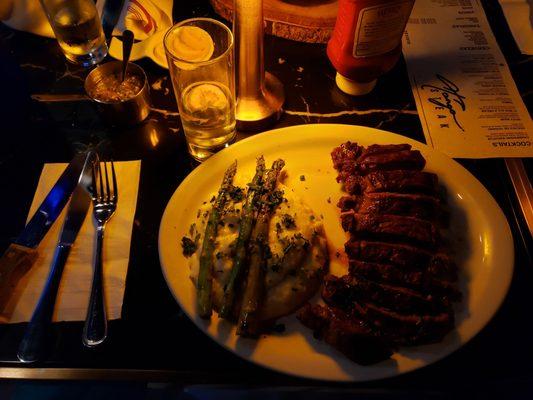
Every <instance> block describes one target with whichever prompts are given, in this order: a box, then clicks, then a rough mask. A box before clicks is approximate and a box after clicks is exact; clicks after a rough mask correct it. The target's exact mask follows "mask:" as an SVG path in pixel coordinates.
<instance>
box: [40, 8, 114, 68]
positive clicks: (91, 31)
mask: <svg viewBox="0 0 533 400" xmlns="http://www.w3.org/2000/svg"><path fill="white" fill-rule="evenodd" d="M40 1H41V5H42V6H43V9H44V12H45V13H46V15H47V17H48V20H49V21H50V25H51V26H52V30H53V31H54V33H55V35H56V38H57V41H58V42H59V45H60V46H61V49H62V50H63V53H65V56H66V58H67V60H69V61H71V62H73V63H75V64H81V65H83V66H84V67H88V66H91V65H94V64H96V63H98V62H100V61H102V59H103V58H104V57H105V56H106V55H107V44H106V41H105V36H104V31H103V30H102V23H101V22H100V17H99V15H98V11H97V10H96V6H95V3H94V1H93V0H40Z"/></svg>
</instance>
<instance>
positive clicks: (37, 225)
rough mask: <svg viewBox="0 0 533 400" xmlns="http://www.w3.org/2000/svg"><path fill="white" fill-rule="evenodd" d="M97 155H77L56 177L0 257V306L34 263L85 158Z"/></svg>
mask: <svg viewBox="0 0 533 400" xmlns="http://www.w3.org/2000/svg"><path fill="white" fill-rule="evenodd" d="M95 157H96V155H95V153H94V152H89V153H80V154H78V155H76V156H75V157H74V158H73V160H72V161H71V162H70V164H69V165H68V167H67V168H66V169H65V171H64V172H63V174H61V176H60V177H59V179H58V180H57V182H56V183H55V185H54V187H53V188H52V189H51V190H50V192H49V193H48V195H47V196H46V198H45V199H44V200H43V202H42V203H41V205H40V206H39V208H38V209H37V211H36V212H35V214H34V215H33V216H32V218H31V219H30V222H28V224H27V225H26V227H25V228H24V229H23V230H22V232H21V233H20V235H19V237H18V238H17V239H16V240H15V241H14V242H13V243H11V245H9V247H8V249H7V250H6V251H5V253H4V255H3V256H2V257H1V258H0V309H2V308H3V304H4V302H5V301H7V300H8V299H9V294H10V293H9V292H10V290H9V287H10V286H14V285H15V284H16V283H15V282H16V280H17V279H19V278H20V277H21V276H22V275H23V274H24V273H25V272H26V271H27V270H28V269H29V268H30V267H31V266H32V264H33V262H34V261H35V259H36V257H37V252H36V250H35V248H36V247H37V246H38V244H39V243H40V242H41V240H42V239H43V238H44V236H45V235H46V233H47V232H48V230H49V229H50V226H52V224H53V223H54V221H55V220H56V218H57V217H58V216H59V214H61V211H62V210H63V207H64V206H65V204H67V201H68V199H69V198H70V195H71V194H72V191H73V190H74V188H75V187H76V185H77V184H78V182H79V181H80V176H81V173H82V171H83V168H84V166H85V165H86V164H87V160H88V159H91V160H93V159H94V158H95Z"/></svg>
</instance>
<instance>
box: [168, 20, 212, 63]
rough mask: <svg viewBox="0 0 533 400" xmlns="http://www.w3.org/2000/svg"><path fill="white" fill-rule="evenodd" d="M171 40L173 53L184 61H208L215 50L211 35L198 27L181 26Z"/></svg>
mask: <svg viewBox="0 0 533 400" xmlns="http://www.w3.org/2000/svg"><path fill="white" fill-rule="evenodd" d="M170 40H171V41H170V44H171V46H170V49H171V51H172V53H173V54H174V56H176V57H178V58H180V59H182V60H184V61H189V62H201V61H207V60H209V59H210V58H211V56H212V55H213V51H214V50H215V45H214V43H213V39H211V36H210V35H209V33H207V32H206V31H205V30H203V29H202V28H199V27H197V26H180V27H179V28H177V29H176V30H175V31H174V32H173V34H172V37H171V38H170Z"/></svg>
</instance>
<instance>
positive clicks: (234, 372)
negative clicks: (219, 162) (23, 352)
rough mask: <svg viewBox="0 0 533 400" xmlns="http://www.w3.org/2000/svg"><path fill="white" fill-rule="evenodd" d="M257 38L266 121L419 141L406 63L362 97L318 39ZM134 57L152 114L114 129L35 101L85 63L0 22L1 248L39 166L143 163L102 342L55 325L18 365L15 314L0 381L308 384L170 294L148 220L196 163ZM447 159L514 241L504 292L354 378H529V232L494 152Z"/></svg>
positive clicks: (473, 384) (491, 8)
mask: <svg viewBox="0 0 533 400" xmlns="http://www.w3.org/2000/svg"><path fill="white" fill-rule="evenodd" d="M483 5H484V7H485V10H486V13H487V16H488V19H489V22H490V23H491V27H492V29H493V31H494V33H495V35H496V38H497V40H498V43H499V44H500V47H501V48H502V50H503V52H504V54H505V56H506V58H507V61H508V63H509V66H510V68H511V72H512V73H513V77H514V78H515V81H516V83H517V86H518V89H519V91H520V93H521V94H522V96H523V98H524V101H525V102H526V105H527V106H528V109H529V110H530V111H531V110H532V107H533V96H532V95H531V93H532V87H533V80H532V79H531V77H532V74H531V71H532V66H533V62H532V57H529V58H528V57H525V56H522V55H521V54H520V52H519V51H518V49H517V47H516V45H515V43H514V41H513V39H512V36H511V34H510V31H509V28H508V27H507V24H506V22H505V20H504V18H503V15H502V12H501V9H500V7H499V5H498V3H497V1H495V0H491V1H485V2H483ZM193 16H195V17H199V16H212V17H213V16H214V17H215V18H217V17H216V16H215V15H214V14H213V12H212V9H211V8H210V6H209V4H208V3H207V2H206V1H200V2H198V1H190V2H187V4H182V2H176V4H175V6H174V20H175V21H178V20H181V19H184V18H188V17H193ZM265 47H266V49H265V53H266V56H265V63H266V69H267V70H268V71H270V72H272V73H274V74H275V75H276V76H278V77H279V78H280V79H281V81H282V82H284V84H285V92H286V103H285V113H284V115H283V116H282V118H281V120H280V121H279V122H278V123H277V124H276V125H275V126H274V128H277V127H283V126H290V125H298V124H308V123H345V124H353V125H364V126H370V127H376V128H380V129H384V130H388V131H391V132H395V133H399V134H402V135H405V136H408V137H411V138H414V139H417V140H420V141H422V142H424V136H423V132H422V127H421V124H420V120H419V117H418V114H417V111H416V107H415V103H414V100H413V97H412V93H411V89H410V86H409V81H408V77H407V71H406V68H405V63H404V62H403V60H400V62H398V64H397V65H396V67H395V68H394V69H393V70H392V71H391V72H390V73H388V74H387V75H386V76H384V77H383V78H381V79H380V80H379V83H378V85H377V87H376V89H375V90H374V91H373V92H372V93H371V94H370V95H368V96H364V97H361V98H354V97H349V96H347V95H344V94H343V93H341V92H340V91H339V90H338V89H337V88H336V86H335V83H334V74H335V71H334V70H333V68H332V67H331V65H330V64H329V61H328V59H327V57H326V54H325V46H324V45H313V44H304V43H297V42H292V41H288V40H283V39H279V38H275V37H268V36H267V37H266V38H265ZM138 63H139V64H140V65H141V66H142V67H143V68H144V69H145V70H146V71H147V74H148V76H149V80H150V84H151V91H152V101H153V110H152V112H151V115H150V117H149V119H148V120H147V121H146V122H145V123H143V124H142V125H139V126H137V127H134V128H129V129H123V130H120V129H111V128H108V127H106V126H105V125H104V124H103V123H102V122H101V121H100V119H99V117H98V115H97V114H96V112H95V110H94V109H93V107H92V105H91V104H90V103H87V102H64V103H58V102H43V101H38V100H36V99H35V96H34V95H36V94H82V93H83V81H84V77H85V76H86V74H87V72H88V70H86V69H83V68H79V67H76V66H74V65H72V64H69V63H67V62H66V61H65V58H64V56H63V54H62V53H61V51H60V49H59V47H58V45H57V43H56V41H55V40H52V39H46V38H42V37H38V36H35V35H31V34H28V33H23V32H18V31H14V30H11V29H9V28H7V27H6V26H4V25H0V117H1V121H2V123H1V125H0V126H1V127H0V132H1V139H2V145H1V146H0V177H1V182H2V186H1V188H2V190H1V194H2V195H1V196H0V210H1V212H2V224H0V251H3V249H5V248H6V247H7V246H8V244H9V243H10V241H11V240H12V239H13V238H14V237H16V236H17V233H18V232H19V231H20V230H21V228H22V227H23V226H24V222H25V218H26V215H27V211H28V208H29V206H30V202H31V199H32V197H33V192H34V190H35V187H36V184H37V181H38V178H39V174H40V171H41V168H42V166H43V163H47V162H67V161H69V160H70V159H71V158H72V156H73V154H74V153H75V152H76V151H78V150H80V149H83V148H85V147H87V146H89V145H99V146H100V149H102V150H103V151H104V152H106V153H108V155H110V156H112V157H113V158H114V159H115V160H133V159H141V160H142V169H141V178H140V187H139V197H138V203H137V211H136V215H135V223H134V227H133V236H132V246H131V255H130V265H129V269H128V274H127V281H126V292H125V296H124V305H123V310H122V319H120V320H117V321H113V322H111V324H110V330H109V339H108V341H107V342H106V343H105V344H104V345H103V346H101V347H100V348H97V349H92V350H89V349H86V348H84V347H83V346H82V343H81V340H80V335H81V329H82V323H81V322H79V323H77V322H68V323H57V324H54V326H53V342H52V343H51V345H50V349H49V357H48V358H47V359H46V361H43V362H42V363H41V364H38V365H36V366H32V367H25V366H23V365H20V364H19V363H18V362H17V361H16V355H15V353H16V348H17V345H18V342H19V340H20V338H21V335H22V332H23V329H24V324H14V325H3V326H0V377H32V378H36V377H52V378H70V379H83V378H103V379H105V378H117V379H130V378H135V379H144V380H174V381H178V382H182V383H247V384H268V385H282V384H296V385H315V384H318V383H317V382H315V381H306V380H300V379H296V378H292V377H288V376H285V375H281V374H277V373H274V372H271V371H268V370H266V369H263V368H260V367H257V366H254V365H252V364H250V363H248V362H246V361H244V360H242V359H240V358H238V357H237V356H235V355H233V354H231V353H229V352H228V351H226V350H224V349H222V348H221V347H220V346H219V345H217V344H216V343H214V342H212V341H211V340H210V339H208V338H207V337H206V336H204V335H203V334H201V333H200V332H199V331H198V329H197V328H196V327H195V326H194V325H193V324H192V323H191V322H190V321H189V319H188V318H187V317H186V316H185V315H184V314H183V313H182V312H181V310H180V308H179V307H178V305H177V304H176V302H175V300H174V299H173V297H172V295H171V293H170V292H169V290H168V288H167V285H166V283H165V281H164V279H163V275H162V274H161V270H160V266H159V258H158V251H157V235H158V228H159V223H160V220H161V216H162V213H163V210H164V207H165V205H166V203H167V202H168V200H169V198H170V196H171V195H172V193H173V192H174V190H175V189H176V188H177V186H178V185H179V183H180V182H181V181H182V180H183V179H184V177H185V176H187V174H189V172H190V171H191V170H192V169H193V168H195V166H196V164H195V163H194V162H193V161H192V160H191V158H190V157H189V156H188V154H187V150H186V146H185V142H184V138H183V131H182V128H181V125H180V120H179V116H178V113H177V107H176V103H175V99H174V96H173V93H172V88H171V85H170V82H169V78H168V71H166V70H164V69H162V68H160V67H158V66H157V65H156V64H154V63H153V62H151V61H150V60H148V59H144V60H140V61H139V62H138ZM32 95H33V96H34V97H32ZM245 136H246V135H244V134H240V135H239V137H245ZM154 137H155V138H157V140H154ZM458 161H460V162H461V164H463V165H464V166H465V167H466V168H467V169H468V170H469V171H471V172H472V173H473V174H474V175H475V176H476V177H477V178H478V179H479V180H480V181H481V182H482V183H483V184H484V185H485V187H486V188H487V189H488V190H489V191H490V192H491V193H492V195H493V196H494V197H495V199H496V201H497V202H498V204H499V205H500V206H501V208H502V209H503V211H504V212H505V214H506V215H507V217H508V220H509V223H510V225H511V228H512V231H513V235H514V239H515V248H516V264H515V273H514V278H513V282H512V286H511V289H510V292H509V294H508V296H507V298H506V300H505V302H504V304H503V306H502V307H501V309H500V310H499V312H498V313H497V314H496V316H495V317H494V318H493V320H492V321H491V322H490V323H489V324H488V326H487V327H486V328H485V329H483V331H482V332H480V333H479V334H478V335H477V336H476V337H475V338H474V339H473V340H472V341H471V342H469V343H468V344H466V345H465V346H464V347H462V348H461V349H460V350H458V351H457V352H455V353H454V354H452V355H450V356H449V357H447V358H445V359H444V360H441V361H439V362H437V363H435V364H433V365H431V366H428V367H426V368H423V369H421V370H418V371H415V372H412V373H409V374H407V375H404V376H400V377H396V378H392V379H387V380H383V381H378V382H373V383H366V384H358V385H357V386H358V387H360V388H372V389H377V388H386V389H387V390H391V389H394V390H402V391H403V390H414V388H416V390H417V391H431V393H434V392H436V393H442V392H449V391H454V390H463V391H464V390H472V391H478V390H479V388H483V390H490V391H492V392H493V393H494V391H498V390H500V388H506V390H509V388H512V387H516V386H517V385H518V386H520V385H521V386H524V385H525V386H527V387H529V386H531V385H533V363H532V362H531V359H532V358H533V344H532V338H533V323H532V322H531V320H532V318H531V304H532V303H533V294H532V293H533V270H532V265H531V264H532V263H531V258H530V255H529V253H528V245H529V244H530V240H531V238H530V237H529V236H527V235H526V234H523V233H524V232H526V231H525V230H524V221H523V219H522V217H521V215H520V211H519V208H518V207H517V204H516V199H515V196H514V192H513V190H512V187H511V186H510V181H509V178H508V175H507V173H506V170H505V166H504V162H503V160H498V159H494V160H458ZM527 163H528V161H526V164H527ZM527 167H528V168H530V166H529V165H527ZM530 249H531V247H530ZM65 368H66V369H65Z"/></svg>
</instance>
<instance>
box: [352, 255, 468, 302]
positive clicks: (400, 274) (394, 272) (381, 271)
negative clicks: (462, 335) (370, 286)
mask: <svg viewBox="0 0 533 400" xmlns="http://www.w3.org/2000/svg"><path fill="white" fill-rule="evenodd" d="M349 271H350V274H351V275H353V276H356V277H363V278H366V279H369V280H373V281H376V282H383V283H390V284H394V285H400V286H406V287H410V288H413V289H417V290H420V291H421V292H423V293H431V292H434V293H435V294H437V295H439V296H446V297H448V298H449V299H450V300H451V301H459V300H460V299H461V292H460V291H459V290H458V289H457V288H456V287H455V284H454V283H453V282H451V281H447V280H442V279H437V278H436V277H434V276H432V274H431V271H429V270H427V271H417V270H415V271H410V270H405V269H403V268H399V267H397V266H395V265H390V264H378V263H369V262H365V261H359V260H349Z"/></svg>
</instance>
